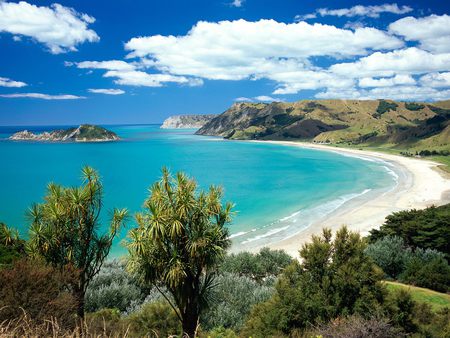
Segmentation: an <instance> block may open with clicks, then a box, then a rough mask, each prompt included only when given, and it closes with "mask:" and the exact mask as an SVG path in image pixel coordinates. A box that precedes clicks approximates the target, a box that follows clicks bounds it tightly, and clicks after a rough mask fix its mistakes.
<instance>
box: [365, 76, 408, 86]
mask: <svg viewBox="0 0 450 338" xmlns="http://www.w3.org/2000/svg"><path fill="white" fill-rule="evenodd" d="M414 84H416V80H414V78H413V77H412V76H411V75H402V74H397V75H395V76H393V77H383V78H378V79H376V78H373V77H364V78H362V79H359V86H360V87H363V88H364V87H392V86H398V85H414Z"/></svg>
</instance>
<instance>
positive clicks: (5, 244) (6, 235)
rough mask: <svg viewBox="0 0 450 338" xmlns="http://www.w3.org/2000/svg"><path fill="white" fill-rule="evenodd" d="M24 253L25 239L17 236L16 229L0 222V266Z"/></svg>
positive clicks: (9, 262) (8, 263)
mask: <svg viewBox="0 0 450 338" xmlns="http://www.w3.org/2000/svg"><path fill="white" fill-rule="evenodd" d="M25 255H26V253H25V241H24V240H23V239H21V238H20V237H19V232H18V231H17V229H13V228H10V227H8V226H7V225H6V224H4V223H2V222H0V268H1V267H2V266H5V265H10V264H11V263H13V261H14V260H16V259H19V258H21V257H24V256H25Z"/></svg>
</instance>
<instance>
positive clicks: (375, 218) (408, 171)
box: [238, 141, 450, 257]
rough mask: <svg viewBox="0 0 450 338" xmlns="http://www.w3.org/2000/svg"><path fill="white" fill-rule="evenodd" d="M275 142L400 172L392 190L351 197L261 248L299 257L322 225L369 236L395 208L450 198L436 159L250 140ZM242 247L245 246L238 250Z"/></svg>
mask: <svg viewBox="0 0 450 338" xmlns="http://www.w3.org/2000/svg"><path fill="white" fill-rule="evenodd" d="M250 142H261V143H272V144H277V145H283V146H290V147H299V148H309V149H315V150H323V151H334V152H336V153H339V154H341V155H343V156H354V157H359V158H367V159H372V160H377V161H383V162H387V163H388V164H390V165H391V166H392V167H394V168H395V172H396V174H397V175H398V180H397V184H396V186H394V187H393V188H392V189H391V190H389V191H387V192H384V193H381V194H379V195H377V196H374V198H373V199H370V200H367V199H364V198H362V199H358V198H355V199H351V200H350V201H348V202H346V203H344V204H343V205H342V206H340V207H338V208H337V209H336V210H334V211H333V212H331V213H330V214H328V215H326V216H325V217H321V218H320V219H319V220H316V221H314V222H312V223H311V224H310V225H309V226H308V227H306V228H304V229H302V230H299V232H298V233H296V234H295V235H293V236H290V237H288V238H285V239H281V240H279V241H276V242H272V243H268V244H267V245H261V246H258V247H254V248H252V249H251V250H250V251H254V252H256V251H259V250H260V249H261V248H262V247H264V246H267V247H269V248H271V249H274V250H284V251H286V252H287V253H288V254H289V255H291V256H293V257H298V250H299V249H300V248H301V246H302V245H303V244H304V243H306V242H309V241H310V239H311V236H312V235H317V234H320V233H321V231H322V228H325V227H327V228H330V229H331V230H332V231H333V232H335V231H336V230H337V229H339V228H340V227H341V226H342V225H346V226H347V227H348V228H349V230H351V231H356V232H359V233H360V234H361V235H363V236H365V235H367V234H368V233H369V230H371V229H375V228H379V227H380V226H381V224H383V223H384V220H385V218H386V216H388V215H389V214H391V213H393V212H397V211H402V210H408V209H424V208H426V207H429V206H431V205H436V206H439V205H442V204H446V203H449V202H450V175H448V174H446V173H445V172H443V171H442V170H441V169H440V168H439V166H440V165H441V164H440V163H436V162H433V161H429V160H424V159H417V158H410V157H403V156H398V155H392V154H385V153H379V152H375V151H370V150H357V149H350V148H336V147H332V146H327V145H322V144H313V143H306V142H294V141H250ZM238 251H241V250H238Z"/></svg>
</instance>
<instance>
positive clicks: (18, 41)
mask: <svg viewBox="0 0 450 338" xmlns="http://www.w3.org/2000/svg"><path fill="white" fill-rule="evenodd" d="M448 12H449V4H448V2H447V1H415V2H414V3H412V2H384V1H381V2H375V1H371V2H367V1H358V2H355V1H339V2H336V1H300V0H292V1H291V0H288V1H284V0H277V1H268V0H267V1H263V0H245V1H239V0H234V1H232V0H230V1H227V0H223V1H214V0H209V1H186V0H180V1H148V0H147V1H145V0H133V1H129V0H128V1H123V0H113V1H111V0H109V1H105V0H96V1H59V2H57V3H54V2H52V1H28V2H25V1H22V2H13V1H2V0H0V55H1V62H0V125H47V124H50V125H66V124H78V123H101V124H120V123H159V122H161V121H162V120H164V118H166V117H167V116H169V115H174V114H189V113H220V112H222V111H224V110H225V109H227V108H228V107H229V106H230V105H232V104H233V103H234V102H236V101H254V102H257V101H271V100H282V101H295V100H299V99H305V98H311V99H314V98H318V99H326V98H342V99H344V98H357V99H371V98H392V99H397V100H416V101H423V100H426V101H433V100H443V99H449V98H450V16H448V15H447V14H448Z"/></svg>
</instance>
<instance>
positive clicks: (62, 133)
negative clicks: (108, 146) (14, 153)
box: [9, 124, 120, 142]
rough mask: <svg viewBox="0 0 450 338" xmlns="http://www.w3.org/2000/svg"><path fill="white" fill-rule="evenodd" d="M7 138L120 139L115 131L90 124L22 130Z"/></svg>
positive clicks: (14, 139) (42, 139) (54, 140)
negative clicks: (38, 131)
mask: <svg viewBox="0 0 450 338" xmlns="http://www.w3.org/2000/svg"><path fill="white" fill-rule="evenodd" d="M9 139H10V140H13V141H46V142H108V141H117V140H120V138H119V136H117V134H116V133H114V132H112V131H110V130H107V129H105V128H103V127H99V126H94V125H90V124H82V125H80V126H78V127H76V128H69V129H60V130H53V131H46V132H43V133H39V134H35V133H32V132H30V131H28V130H22V131H19V132H17V133H15V134H13V135H11V136H10V137H9Z"/></svg>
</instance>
